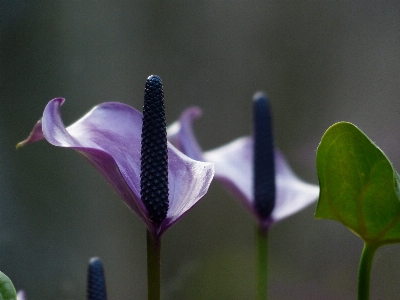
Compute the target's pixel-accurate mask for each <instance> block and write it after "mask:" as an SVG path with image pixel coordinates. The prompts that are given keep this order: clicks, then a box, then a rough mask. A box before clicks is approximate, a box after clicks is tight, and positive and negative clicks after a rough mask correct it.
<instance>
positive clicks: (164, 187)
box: [140, 75, 168, 224]
mask: <svg viewBox="0 0 400 300" xmlns="http://www.w3.org/2000/svg"><path fill="white" fill-rule="evenodd" d="M140 159H141V171H140V194H141V198H142V201H143V203H144V205H145V206H146V208H147V211H148V212H149V215H150V220H152V221H153V222H155V223H157V224H160V223H161V222H162V221H163V220H164V219H165V217H166V216H167V212H168V150H167V130H166V123H165V107H164V91H163V87H162V82H161V78H160V77H159V76H157V75H151V76H149V77H148V78H147V81H146V88H145V90H144V105H143V127H142V152H141V158H140Z"/></svg>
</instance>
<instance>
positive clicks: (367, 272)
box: [358, 243, 379, 300]
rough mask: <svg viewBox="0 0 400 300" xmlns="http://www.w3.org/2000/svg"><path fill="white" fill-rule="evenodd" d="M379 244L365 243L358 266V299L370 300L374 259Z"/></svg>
mask: <svg viewBox="0 0 400 300" xmlns="http://www.w3.org/2000/svg"><path fill="white" fill-rule="evenodd" d="M378 247H379V246H376V245H371V244H368V243H364V249H363V251H362V254H361V259H360V266H359V268H358V300H369V283H370V277H371V267H372V261H373V259H374V254H375V252H376V250H377V249H378Z"/></svg>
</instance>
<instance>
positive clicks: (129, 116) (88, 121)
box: [17, 75, 214, 237]
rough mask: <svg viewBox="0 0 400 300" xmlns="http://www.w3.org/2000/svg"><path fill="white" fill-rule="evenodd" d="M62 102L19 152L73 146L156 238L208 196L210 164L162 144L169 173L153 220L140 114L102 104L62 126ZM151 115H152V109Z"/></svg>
mask: <svg viewBox="0 0 400 300" xmlns="http://www.w3.org/2000/svg"><path fill="white" fill-rule="evenodd" d="M154 82H158V83H159V84H160V85H161V79H160V78H159V77H158V76H155V75H152V76H150V77H149V78H148V80H147V82H146V89H147V88H148V85H149V84H150V86H151V85H152V84H153V83H154ZM147 91H149V90H147ZM161 92H162V85H161ZM162 96H163V95H162ZM162 100H163V99H162ZM64 101H65V100H64V99H62V98H56V99H53V100H51V101H50V102H49V103H48V104H47V106H46V108H45V110H44V112H43V116H42V118H41V119H40V120H39V121H38V122H37V124H36V125H35V126H34V128H33V131H32V132H31V134H30V135H29V137H28V138H27V139H26V140H25V141H23V142H21V143H19V144H18V145H17V148H18V147H20V146H23V145H25V144H30V143H32V142H35V141H38V140H41V139H43V138H45V139H46V140H47V141H48V142H49V143H50V144H52V145H54V146H58V147H65V148H71V149H73V150H75V151H77V152H78V153H80V154H82V155H83V156H84V157H85V158H86V159H87V160H88V161H89V162H90V163H91V164H92V165H93V166H94V167H95V168H96V169H97V170H98V171H99V172H100V173H101V175H103V177H104V178H105V179H106V180H107V182H108V183H109V184H111V186H112V187H113V188H114V190H115V191H116V192H117V194H118V195H119V196H120V197H121V198H122V199H123V200H124V202H125V203H126V204H127V205H128V207H129V208H130V209H131V210H133V211H134V212H135V213H136V214H137V215H138V216H139V217H140V218H141V219H142V221H143V222H144V223H145V224H146V226H147V228H148V230H149V232H150V233H151V234H152V235H153V236H154V237H160V236H161V235H162V234H163V233H164V232H165V231H166V230H167V229H168V228H169V227H171V226H172V225H173V224H175V223H176V222H177V221H178V220H179V219H180V218H181V217H182V216H183V215H184V214H185V213H186V212H187V211H188V210H189V209H190V208H191V207H192V206H193V205H194V204H196V203H197V201H198V200H199V199H200V198H202V197H203V196H204V195H205V194H206V192H207V190H208V187H209V185H210V183H211V180H212V178H213V175H214V167H213V164H212V163H208V162H199V161H195V160H193V159H191V158H189V157H187V156H186V155H184V154H183V153H182V152H180V151H179V150H177V149H176V148H175V147H174V146H172V145H171V144H170V143H169V142H167V141H166V140H165V141H161V142H163V143H166V152H167V153H164V154H163V155H164V158H166V159H167V160H168V164H166V166H167V167H166V168H167V169H166V170H163V172H166V171H167V173H168V179H167V180H168V182H167V186H168V188H169V191H168V188H167V191H166V192H167V194H166V197H167V204H166V205H165V207H164V208H165V210H164V213H163V214H161V216H159V217H154V212H151V211H149V209H148V207H150V206H151V203H150V204H149V203H148V202H147V204H146V203H145V201H143V199H142V198H143V195H141V182H140V181H141V179H140V178H141V176H140V175H141V143H142V121H143V115H142V114H141V113H140V112H139V111H137V110H136V109H134V108H132V107H130V106H128V105H126V104H122V103H118V102H105V103H102V104H100V105H98V106H96V107H94V108H93V109H92V110H91V111H89V112H88V113H87V114H86V115H84V116H83V117H82V118H80V119H79V120H78V121H76V122H75V123H73V124H72V125H70V126H68V127H66V126H65V125H64V123H63V121H62V119H61V112H60V107H61V105H62V104H63V103H64ZM149 105H150V106H151V105H152V104H151V103H150V104H149ZM149 113H150V114H152V113H153V112H152V111H151V109H149ZM164 122H165V120H164ZM149 126H150V127H151V126H152V124H150V125H149ZM148 130H150V131H149V132H148V133H147V136H148V137H150V138H151V137H152V132H151V129H148ZM156 138H157V137H156ZM148 151H150V153H149V154H148V156H151V155H154V158H157V157H158V156H159V153H157V152H154V153H152V150H151V149H150V150H148ZM166 154H167V155H166ZM149 159H150V160H151V159H152V158H151V157H149ZM156 192H157V190H156ZM168 194H169V195H168ZM146 206H147V207H146Z"/></svg>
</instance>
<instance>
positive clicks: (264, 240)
mask: <svg viewBox="0 0 400 300" xmlns="http://www.w3.org/2000/svg"><path fill="white" fill-rule="evenodd" d="M256 248H257V257H256V268H257V274H256V280H257V286H256V299H257V300H266V299H267V298H268V229H265V228H262V227H261V226H256Z"/></svg>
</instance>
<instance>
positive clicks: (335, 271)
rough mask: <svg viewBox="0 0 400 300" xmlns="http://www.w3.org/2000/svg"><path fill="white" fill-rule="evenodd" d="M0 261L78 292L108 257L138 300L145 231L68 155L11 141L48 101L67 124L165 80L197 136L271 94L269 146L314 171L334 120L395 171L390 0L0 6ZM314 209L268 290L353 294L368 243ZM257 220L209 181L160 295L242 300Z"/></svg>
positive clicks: (378, 276) (167, 251)
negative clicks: (56, 104) (59, 103)
mask: <svg viewBox="0 0 400 300" xmlns="http://www.w3.org/2000/svg"><path fill="white" fill-rule="evenodd" d="M0 9H1V10H0V38H1V49H0V51H1V52H0V61H1V63H0V80H1V82H0V83H1V89H0V101H1V103H0V104H1V105H0V269H1V270H2V271H3V272H5V273H6V274H8V275H9V276H10V277H11V278H12V279H13V281H14V283H15V285H16V287H17V289H25V290H26V292H27V293H28V296H29V299H84V298H85V281H86V265H87V261H88V260H89V258H90V257H92V256H100V257H101V258H102V260H103V262H104V265H105V269H106V276H107V288H108V291H109V298H110V299H145V298H146V268H145V266H146V247H145V227H144V225H143V224H142V223H141V221H140V220H139V219H138V218H137V217H136V216H135V215H134V214H133V213H132V212H130V211H129V210H128V209H127V208H126V207H125V205H124V204H123V203H122V201H121V200H120V199H119V198H118V197H117V196H116V195H115V194H114V192H113V191H112V190H111V189H110V188H109V186H108V185H107V184H106V183H105V181H104V180H103V178H101V177H100V175H99V174H97V172H96V171H95V170H94V169H93V168H92V167H91V166H90V165H89V164H88V163H87V162H86V161H85V160H84V159H83V158H82V157H81V156H79V155H78V154H76V153H75V152H73V151H71V150H66V149H59V148H55V147H52V146H50V145H49V144H47V143H46V142H40V143H36V144H34V145H31V146H29V147H26V148H22V149H20V150H18V151H16V150H15V144H16V143H17V142H19V141H21V140H22V139H24V138H25V137H26V136H27V135H28V134H29V132H30V130H31V128H32V126H33V124H34V123H35V122H36V121H37V120H38V119H39V118H40V116H41V114H42V112H43V109H44V107H45V105H46V104H47V102H48V101H49V100H50V99H52V98H55V97H65V98H66V99H67V101H66V103H65V104H64V106H63V108H62V113H63V117H64V121H65V123H66V124H69V123H72V122H73V121H74V120H76V119H77V118H79V117H80V116H82V115H83V114H84V113H86V112H87V111H88V110H90V109H91V108H92V107H93V106H94V105H96V104H99V103H101V102H105V101H120V102H124V103H127V104H129V105H132V106H134V107H136V108H138V109H141V107H142V101H143V100H142V99H143V90H144V83H145V79H146V78H147V76H148V75H150V74H158V75H160V76H161V77H162V79H163V83H164V88H165V96H166V101H167V102H166V107H167V121H168V123H169V124H170V123H172V122H173V121H174V120H175V119H176V118H178V117H179V115H180V113H181V112H182V110H183V109H185V108H187V107H188V106H191V105H196V106H199V107H201V108H202V109H203V117H202V118H201V119H200V120H199V121H198V122H196V125H195V131H196V134H197V137H198V140H199V142H200V144H201V146H202V147H203V149H211V148H214V147H217V146H219V145H222V144H224V143H227V142H229V141H231V140H233V139H235V138H237V137H239V136H243V135H248V134H249V133H250V132H251V118H252V117H251V99H252V95H253V93H254V92H256V91H258V90H264V91H266V92H267V93H268V94H269V96H270V98H271V103H272V107H273V112H274V125H275V135H276V144H277V146H278V147H279V148H280V149H281V150H282V151H283V153H284V154H285V155H286V157H287V159H288V161H289V162H290V164H291V166H292V168H293V169H294V170H295V172H296V173H297V174H298V175H299V176H300V177H301V178H303V179H305V180H307V181H309V182H313V183H317V175H316V170H315V151H316V148H317V146H318V142H319V140H320V138H321V136H322V135H323V133H324V131H325V130H326V129H327V128H328V127H329V126H330V125H332V124H333V123H335V122H337V121H341V120H345V121H350V122H353V123H355V124H356V125H357V126H358V127H360V128H361V129H362V130H363V131H364V132H365V133H366V134H367V135H368V136H369V137H370V138H371V139H373V140H374V141H375V142H376V143H377V144H378V145H379V146H380V147H381V148H382V149H383V150H384V151H385V152H386V154H387V155H388V156H389V158H390V159H391V160H392V162H393V163H394V165H395V167H397V169H400V151H399V150H400V133H399V130H398V128H399V126H400V118H399V117H400V116H399V113H400V102H399V99H400V88H399V87H400V51H399V49H400V2H399V1H346V2H345V1H192V2H184V1H168V2H166V1H165V2H164V1H163V2H161V1H23V0H15V1H2V2H0ZM314 210H315V205H312V206H310V207H309V208H307V209H305V210H304V211H302V212H300V213H298V214H297V215H295V216H293V217H291V218H289V219H286V220H284V221H282V222H281V223H278V224H277V225H275V227H273V228H272V229H271V233H270V270H269V271H270V291H269V293H270V298H271V299H355V297H356V289H357V268H358V261H359V256H360V253H361V250H362V242H361V241H360V240H359V239H358V238H357V237H356V236H355V235H354V234H352V233H351V232H350V231H348V230H347V229H346V228H344V227H343V226H342V225H341V224H339V223H336V222H333V221H327V220H315V219H314V217H313V214H314ZM253 233H254V220H253V219H252V217H251V216H249V214H248V213H247V212H246V211H244V210H243V209H242V207H241V206H240V205H239V204H238V203H237V202H236V201H235V200H234V199H233V198H232V197H231V196H230V195H229V194H228V193H227V192H226V191H225V190H224V188H223V187H222V186H221V185H220V184H218V182H214V183H213V184H212V186H211V188H210V191H209V193H208V194H207V195H206V196H205V197H204V199H203V200H202V201H201V202H200V203H199V204H198V205H197V206H196V207H195V208H194V209H193V210H192V211H191V212H190V213H189V214H187V215H186V216H185V217H184V218H183V219H182V221H181V222H179V223H178V224H176V225H175V226H174V227H173V228H171V229H170V230H169V231H168V232H167V233H166V234H165V235H164V236H163V249H162V286H163V291H162V293H163V299H251V298H253V295H254V292H253V291H254V271H253V269H254V247H253V243H254V240H253ZM399 282H400V246H395V245H394V246H387V247H384V248H381V249H380V250H379V251H378V253H377V255H376V257H375V260H374V265H373V270H372V282H371V285H372V287H371V298H372V299H397V298H398V295H399V294H400V285H399Z"/></svg>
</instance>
